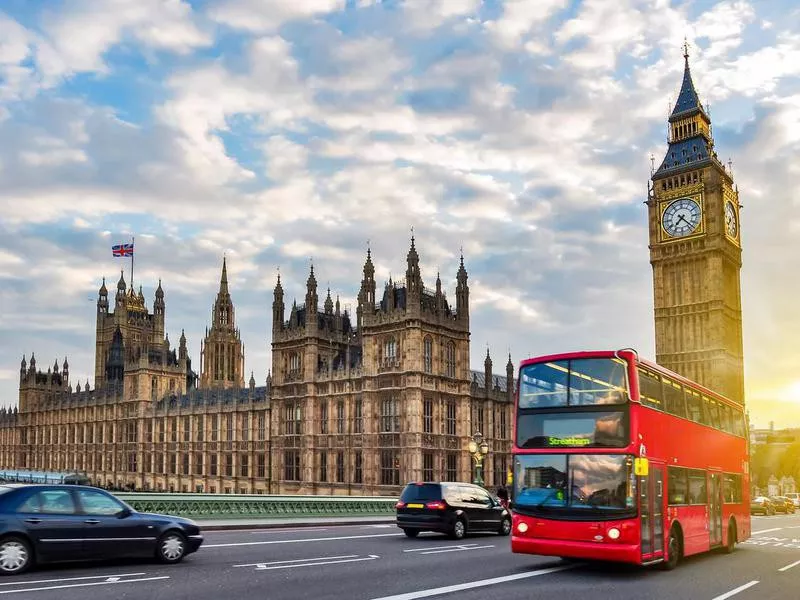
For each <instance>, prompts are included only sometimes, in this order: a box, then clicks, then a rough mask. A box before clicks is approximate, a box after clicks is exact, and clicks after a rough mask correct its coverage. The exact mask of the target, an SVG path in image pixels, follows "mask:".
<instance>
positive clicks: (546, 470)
mask: <svg viewBox="0 0 800 600" xmlns="http://www.w3.org/2000/svg"><path fill="white" fill-rule="evenodd" d="M514 462H515V465H514V467H515V476H514V510H515V511H517V512H521V513H523V514H526V513H529V514H539V515H550V516H553V515H554V514H558V515H559V516H563V517H570V516H572V517H576V518H581V517H587V518H598V517H601V518H602V517H604V516H608V517H609V518H614V519H618V518H622V517H623V516H632V515H633V514H635V512H636V503H635V490H636V477H635V475H634V473H633V459H632V458H631V457H630V456H627V455H623V454H616V455H611V454H547V455H541V454H538V455H537V454H527V455H518V456H517V457H516V458H515V461H514Z"/></svg>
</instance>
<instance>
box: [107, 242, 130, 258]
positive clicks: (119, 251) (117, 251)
mask: <svg viewBox="0 0 800 600" xmlns="http://www.w3.org/2000/svg"><path fill="white" fill-rule="evenodd" d="M111 252H112V253H113V254H114V256H133V244H117V245H116V246H111Z"/></svg>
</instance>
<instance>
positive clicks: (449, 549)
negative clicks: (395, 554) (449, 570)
mask: <svg viewBox="0 0 800 600" xmlns="http://www.w3.org/2000/svg"><path fill="white" fill-rule="evenodd" d="M481 548H494V545H491V546H473V547H471V548H448V549H447V550H428V551H427V552H422V554H442V553H443V552H464V551H465V550H480V549H481Z"/></svg>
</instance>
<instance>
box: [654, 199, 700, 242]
mask: <svg viewBox="0 0 800 600" xmlns="http://www.w3.org/2000/svg"><path fill="white" fill-rule="evenodd" d="M700 217H701V212H700V205H699V204H698V203H697V202H696V201H694V200H692V199H691V198H678V199H677V200H675V201H674V202H672V203H671V204H670V205H669V206H668V207H667V209H666V210H665V211H664V216H663V217H662V221H661V224H662V225H663V226H664V231H666V232H667V233H668V234H669V235H670V236H672V237H684V236H687V235H690V234H691V233H692V232H694V231H695V230H696V229H697V227H698V226H699V225H700Z"/></svg>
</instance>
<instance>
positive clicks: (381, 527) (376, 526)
mask: <svg viewBox="0 0 800 600" xmlns="http://www.w3.org/2000/svg"><path fill="white" fill-rule="evenodd" d="M370 527H372V528H374V529H389V527H397V526H396V525H395V524H394V523H389V524H388V525H370Z"/></svg>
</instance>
